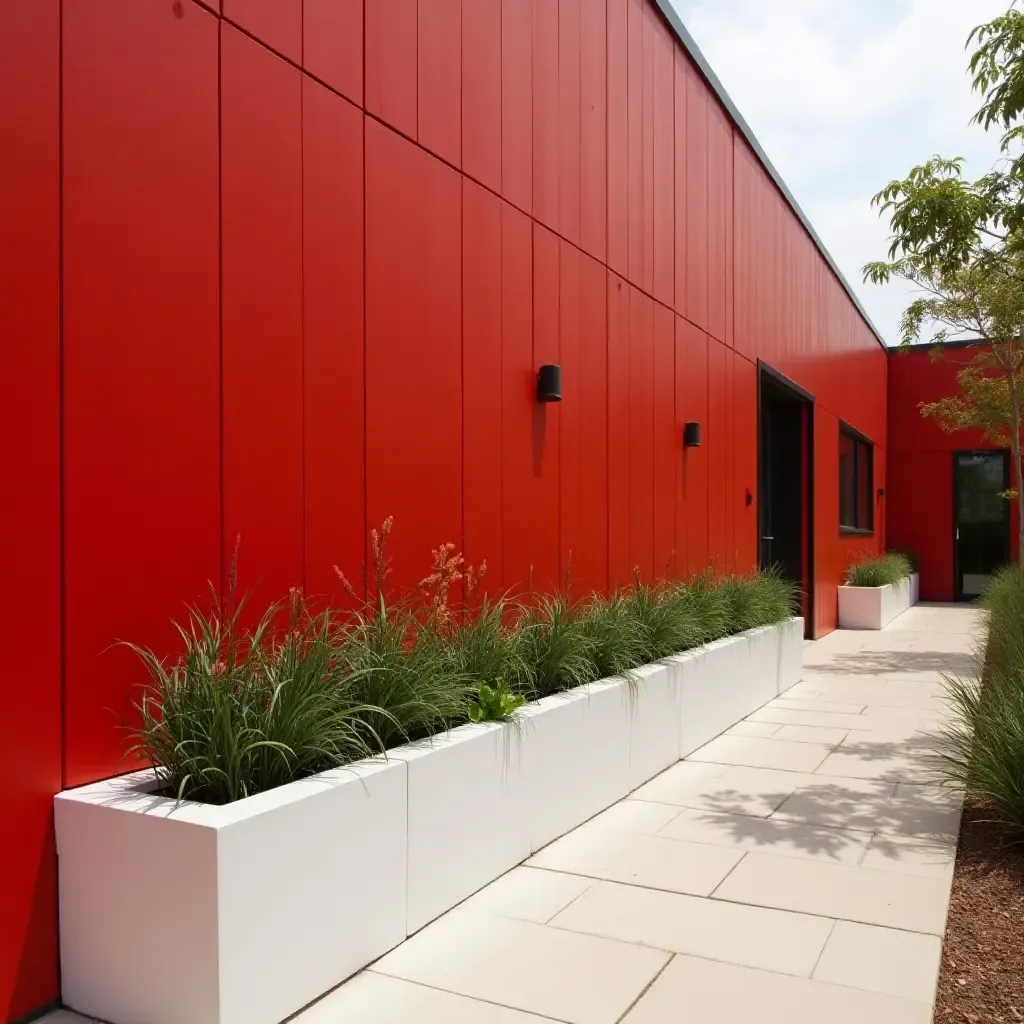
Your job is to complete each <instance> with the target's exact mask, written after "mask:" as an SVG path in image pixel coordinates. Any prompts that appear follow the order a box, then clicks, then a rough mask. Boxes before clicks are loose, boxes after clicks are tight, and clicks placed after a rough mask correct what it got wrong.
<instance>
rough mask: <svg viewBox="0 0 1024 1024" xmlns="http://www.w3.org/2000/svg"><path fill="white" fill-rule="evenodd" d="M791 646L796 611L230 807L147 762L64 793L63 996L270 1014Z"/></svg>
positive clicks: (675, 753)
mask: <svg viewBox="0 0 1024 1024" xmlns="http://www.w3.org/2000/svg"><path fill="white" fill-rule="evenodd" d="M802 650H803V620H802V619H799V618H794V619H790V620H788V621H786V622H783V623H779V624H777V625H774V626H769V627H764V628H762V629H758V630H750V631H748V632H746V633H741V634H738V635H736V636H731V637H727V638H725V639H723V640H719V641H716V642H714V643H712V644H708V645H706V646H705V647H700V648H696V649H695V650H693V651H688V652H685V653H683V654H680V655H676V656H673V657H671V658H668V659H666V660H665V661H663V662H659V663H656V664H653V665H646V666H643V667H642V668H640V669H637V670H635V672H634V673H633V676H634V678H633V679H632V680H631V681H627V680H624V679H606V680H600V681H598V682H596V683H590V684H588V685H587V686H582V687H578V688H577V689H575V690H571V691H568V692H566V693H560V694H556V695H554V696H551V697H546V698H544V699H542V700H540V701H537V702H535V703H533V704H530V705H527V707H525V708H523V709H522V711H520V712H519V714H518V715H517V716H516V720H514V721H513V722H510V723H501V724H496V723H489V724H480V725H465V726H461V727H459V728H457V729H454V730H452V732H450V733H448V734H442V735H440V736H436V737H433V738H432V739H431V740H425V741H420V742H417V743H411V744H406V745H405V746H402V747H399V748H396V749H394V750H391V751H389V752H388V757H387V759H386V760H385V759H377V760H374V761H369V762H361V763H359V764H355V765H350V766H348V767H346V768H342V769H335V770H333V771H330V772H325V773H323V774H321V775H317V776H314V777H313V778H311V779H304V780H300V781H298V782H293V783H289V784H288V785H285V786H281V787H279V788H278V789H275V790H272V791H270V792H268V793H262V794H259V795H258V796H255V797H250V798H248V799H246V800H242V801H239V802H238V803H235V804H229V805H226V806H223V807H213V806H209V805H203V804H195V803H182V804H176V803H175V801H174V800H173V799H170V798H167V797H163V796H154V795H153V794H152V792H151V790H152V788H153V786H154V785H155V782H154V777H153V774H152V773H151V772H148V771H147V772H137V773H134V774H133V775H128V776H122V777H119V778H115V779H109V780H105V781H103V782H98V783H95V784H93V785H90V786H85V787H82V788H80V789H75V790H69V791H67V792H65V793H61V794H59V795H58V796H57V797H56V798H55V820H56V827H57V849H58V857H59V861H58V864H59V870H60V923H61V962H62V971H63V997H64V1002H65V1003H66V1004H67V1005H68V1006H70V1007H71V1008H72V1009H76V1010H78V1011H80V1012H82V1013H84V1014H86V1015H89V1016H93V1017H98V1018H100V1019H103V1020H107V1021H110V1022H111V1024H138V1022H140V1021H144V1022H145V1024H180V1022H181V1021H182V1020H187V1021H189V1024H278V1022H279V1021H281V1020H282V1019H284V1018H285V1017H287V1016H288V1015H290V1014H291V1013H294V1012H295V1011H296V1010H298V1009H300V1008H301V1007H302V1006H305V1005H306V1004H307V1003H309V1002H310V1001H312V1000H313V999H316V998H317V997H318V996H320V995H322V994H323V993H324V992H326V991H329V990H330V989H331V988H333V987H334V986H336V985H338V984H340V983H341V982H342V981H344V980H345V978H347V977H349V976H351V975H352V974H354V973H355V972H356V971H358V970H360V969H361V968H363V967H365V966H366V965H367V964H368V963H370V962H372V961H373V960H375V959H376V958H377V957H379V956H381V955H383V953H385V952H387V950H389V949H391V948H393V947H394V946H395V945H397V944H398V943H400V942H401V941H402V940H403V939H405V938H406V937H407V936H408V935H411V934H413V933H414V932H415V931H417V930H418V929H420V928H422V927H423V926H424V925H425V924H427V923H428V922H429V921H431V920H433V919H434V918H436V917H438V916H440V915H441V914H443V913H445V912H446V911H447V910H449V909H451V907H453V906H455V905H457V904H458V903H460V902H461V901H462V900H464V899H466V898H467V897H468V896H470V895H472V893H474V892H476V891H477V890H478V889H480V888H482V887H483V886H485V885H487V884H488V883H490V882H491V881H493V880H494V879H495V878H497V877H499V876H500V875H502V874H504V873H505V872H506V871H508V870H510V869H511V868H513V867H515V865H516V864H518V863H521V862H522V861H523V860H525V859H526V858H527V857H528V856H529V855H530V854H531V853H532V852H535V851H536V850H538V849H540V848H541V847H542V846H545V845H546V844H547V843H549V842H551V841H553V840H554V839H556V838H558V836H560V835H563V834H564V833H566V832H568V831H570V830H571V829H573V828H575V827H576V826H578V825H580V824H582V823H583V822H584V821H586V820H587V819H589V818H591V817H593V816H594V815H595V814H598V813H600V812H601V811H602V810H604V809H605V808H607V807H609V806H611V805H612V804H613V803H615V802H616V801H618V800H620V799H621V798H622V797H624V796H626V795H627V793H629V792H630V791H632V790H633V789H635V788H637V787H638V786H640V785H642V784H643V783H644V782H646V781H648V779H650V778H652V777H653V776H655V775H657V774H658V773H659V772H661V771H663V770H664V769H665V768H668V767H670V766H671V765H672V764H673V763H675V762H676V761H677V760H679V759H680V758H681V757H685V756H686V755H687V754H689V753H690V752H692V751H693V750H695V749H696V748H697V747H699V746H702V745H703V744H704V743H706V742H708V741H709V740H710V739H713V738H714V737H715V736H717V735H719V734H720V733H722V732H724V731H725V730H726V729H728V728H730V727H731V726H732V725H734V724H735V723H736V722H738V721H740V720H741V719H743V718H745V717H746V716H747V715H748V714H750V713H751V712H752V711H755V710H756V709H757V708H758V707H760V706H762V705H763V704H765V703H767V701H769V700H771V699H772V698H773V697H774V696H776V695H777V693H779V692H782V691H783V690H784V689H787V688H788V687H789V686H791V685H793V684H794V683H795V682H797V681H799V675H800V664H801V656H802ZM154 884H158V885H159V886H160V897H161V901H160V919H159V920H160V939H161V941H160V946H159V950H158V952H154V951H153V949H152V948H151V947H150V945H149V944H148V943H147V942H146V941H144V936H146V935H147V934H150V933H151V932H152V924H153V918H152V913H153V912H152V909H151V899H152V896H153V886H154ZM257 894H258V895H257ZM340 920H344V921H345V922H346V925H345V927H344V928H339V927H338V926H337V922H338V921H340ZM182 978H188V979H189V984H187V985H186V984H181V979H182Z"/></svg>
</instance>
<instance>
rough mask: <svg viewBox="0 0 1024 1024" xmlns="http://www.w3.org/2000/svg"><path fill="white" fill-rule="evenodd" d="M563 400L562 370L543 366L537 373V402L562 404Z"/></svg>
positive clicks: (558, 367)
mask: <svg viewBox="0 0 1024 1024" xmlns="http://www.w3.org/2000/svg"><path fill="white" fill-rule="evenodd" d="M561 400H562V368H561V367H560V366H542V367H541V368H540V369H539V370H538V371H537V401H538V402H560V401H561Z"/></svg>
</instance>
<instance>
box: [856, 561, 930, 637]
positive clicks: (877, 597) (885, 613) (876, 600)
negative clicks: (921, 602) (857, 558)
mask: <svg viewBox="0 0 1024 1024" xmlns="http://www.w3.org/2000/svg"><path fill="white" fill-rule="evenodd" d="M918 588H919V577H918V575H917V573H914V574H913V575H912V576H910V577H905V578H904V579H902V580H900V581H899V583H889V584H887V585H886V586H884V587H845V586H844V587H840V588H839V628H840V629H882V628H884V627H885V626H887V625H888V624H889V623H890V622H892V620H893V619H895V618H896V617H897V616H899V615H902V614H903V613H904V612H905V611H907V610H908V609H909V608H910V607H912V606H913V605H914V604H916V603H917V594H918Z"/></svg>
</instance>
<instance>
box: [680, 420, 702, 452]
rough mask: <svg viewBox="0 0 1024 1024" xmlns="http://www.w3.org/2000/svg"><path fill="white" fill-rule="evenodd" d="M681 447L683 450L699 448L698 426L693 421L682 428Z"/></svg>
mask: <svg viewBox="0 0 1024 1024" xmlns="http://www.w3.org/2000/svg"><path fill="white" fill-rule="evenodd" d="M683 447H684V448H699V447H700V424H699V423H697V422H694V421H691V422H690V423H687V424H686V426H685V427H683Z"/></svg>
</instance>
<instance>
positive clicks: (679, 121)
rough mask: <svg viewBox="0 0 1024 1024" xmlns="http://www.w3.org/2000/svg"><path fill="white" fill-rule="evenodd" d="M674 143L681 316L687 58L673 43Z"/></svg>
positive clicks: (675, 272)
mask: <svg viewBox="0 0 1024 1024" xmlns="http://www.w3.org/2000/svg"><path fill="white" fill-rule="evenodd" d="M673 65H674V66H673V86H674V89H675V101H674V103H673V111H672V114H673V125H674V127H673V143H674V146H675V155H674V171H673V198H674V204H673V217H672V220H673V227H674V231H675V242H674V252H673V276H674V289H673V297H674V302H673V308H674V309H675V311H676V312H677V313H679V314H680V315H681V316H682V315H685V314H686V308H687V307H686V276H687V275H686V252H687V249H686V208H687V191H686V167H687V163H688V154H687V132H686V114H687V106H688V102H687V83H688V82H689V78H690V70H689V67H690V62H689V60H688V59H687V57H686V55H685V54H684V53H683V51H682V49H681V48H680V47H675V50H674V61H673Z"/></svg>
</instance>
